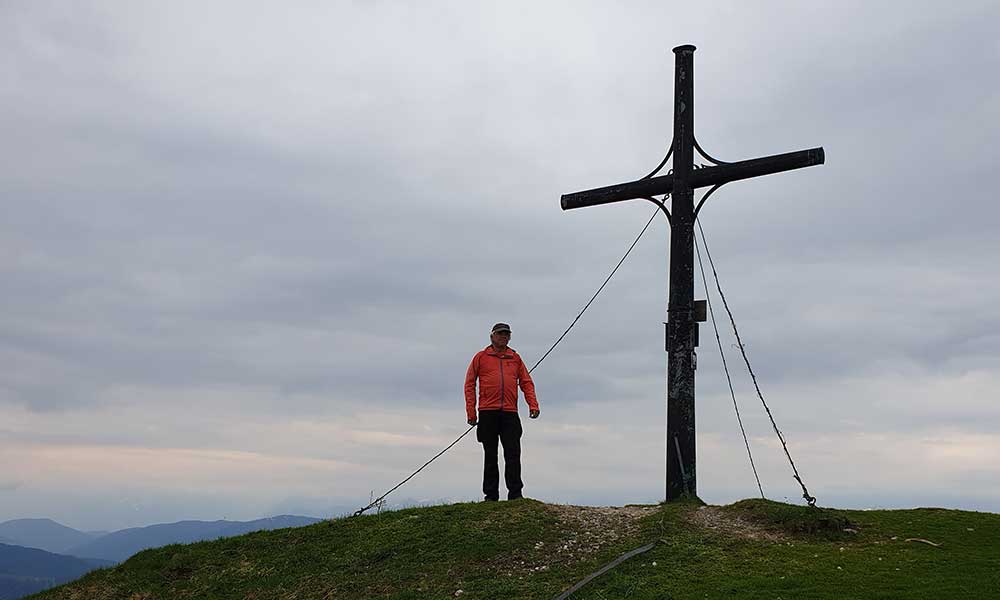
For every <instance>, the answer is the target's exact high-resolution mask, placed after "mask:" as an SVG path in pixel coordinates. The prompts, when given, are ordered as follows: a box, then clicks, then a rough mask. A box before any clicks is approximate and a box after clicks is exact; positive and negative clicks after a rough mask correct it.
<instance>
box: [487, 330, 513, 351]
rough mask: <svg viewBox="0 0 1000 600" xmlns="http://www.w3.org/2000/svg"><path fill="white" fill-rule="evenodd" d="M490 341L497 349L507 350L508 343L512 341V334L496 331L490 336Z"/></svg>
mask: <svg viewBox="0 0 1000 600" xmlns="http://www.w3.org/2000/svg"><path fill="white" fill-rule="evenodd" d="M490 341H491V342H493V345H494V346H496V347H497V348H506V347H507V342H509V341H510V332H509V331H495V332H493V333H492V334H490Z"/></svg>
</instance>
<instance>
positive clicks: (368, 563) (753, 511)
mask: <svg viewBox="0 0 1000 600" xmlns="http://www.w3.org/2000/svg"><path fill="white" fill-rule="evenodd" d="M650 542H656V545H655V546H654V547H653V549H652V550H649V551H648V552H646V553H644V554H641V555H639V556H636V557H634V558H632V559H630V560H629V561H626V562H624V563H623V564H621V565H620V566H618V567H617V568H615V569H613V570H612V571H610V572H609V573H607V574H605V575H603V576H601V577H600V578H598V579H596V580H594V581H593V582H591V583H590V584H589V585H587V586H586V587H585V588H583V589H582V590H580V591H579V592H578V593H577V594H575V595H574V596H573V599H574V600H577V599H598V598H633V599H650V600H652V599H656V600H663V599H666V598H671V599H678V600H679V599H686V598H706V597H707V598H719V597H726V598H731V597H736V598H748V597H754V598H756V597H762V598H779V597H780V598H830V599H833V598H838V599H839V598H845V597H849V598H927V599H931V598H934V599H939V598H959V597H967V598H988V597H1000V515H996V514H990V513H975V512H964V511H954V510H943V509H913V510H895V511H847V510H831V509H810V508H807V507H800V506H791V505H787V504H780V503H776V502H770V501H766V500H744V501H741V502H738V503H736V504H732V505H729V506H723V507H716V506H704V505H702V504H701V503H699V502H687V503H671V504H665V505H652V506H626V507H619V508H594V507H573V506H564V505H552V504H545V503H542V502H538V501H534V500H522V501H515V502H500V503H465V504H453V505H444V506H433V507H426V508H413V509H406V510H399V511H393V512H389V513H382V514H380V515H370V516H364V517H358V518H349V519H337V520H333V521H326V522H322V523H318V524H315V525H310V526H306V527H299V528H294V529H281V530H275V531H263V532H257V533H251V534H248V535H243V536H240V537H234V538H227V539H221V540H216V541H211V542H199V543H195V544H189V545H172V546H166V547H163V548H157V549H153V550H146V551H143V552H141V553H139V554H137V555H135V556H133V557H132V558H131V559H129V560H128V561H126V562H124V563H122V564H120V565H118V566H117V567H114V568H111V569H102V570H99V571H95V572H92V573H90V574H88V575H86V576H84V577H83V578H81V579H79V580H78V581H75V582H73V583H70V584H68V585H64V586H62V587H59V588H53V589H51V590H48V591H46V592H43V593H41V594H39V595H37V596H33V598H37V599H39V600H41V599H45V600H55V599H84V598H85V599H87V600H107V599H112V598H122V599H125V598H127V599H130V600H152V599H174V598H241V599H242V598H252V599H263V598H337V599H365V600H367V599H371V598H394V599H401V600H402V599H415V598H435V599H436V598H442V599H443V598H456V597H458V598H476V599H489V598H520V599H535V598H537V599H546V600H551V599H552V598H554V597H555V596H556V595H558V594H559V593H560V592H561V591H563V590H565V589H567V588H569V587H570V586H571V585H573V584H574V583H576V582H577V581H579V580H580V579H582V578H583V577H585V576H586V575H588V574H589V573H592V572H594V571H596V570H597V569H598V568H600V567H601V566H602V565H604V564H606V563H608V562H610V561H611V560H613V559H615V558H617V557H618V556H620V555H621V554H623V553H624V552H626V551H629V550H632V549H634V548H636V547H638V546H641V545H644V544H647V543H650Z"/></svg>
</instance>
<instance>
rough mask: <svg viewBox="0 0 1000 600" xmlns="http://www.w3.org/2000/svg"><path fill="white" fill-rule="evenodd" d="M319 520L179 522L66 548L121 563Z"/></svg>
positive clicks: (132, 530)
mask: <svg viewBox="0 0 1000 600" xmlns="http://www.w3.org/2000/svg"><path fill="white" fill-rule="evenodd" d="M319 521H322V519H316V518H313V517H297V516H292V515H281V516H278V517H270V518H267V519H257V520H256V521H179V522H177V523H163V524H160V525H150V526H148V527H133V528H131V529H122V530H121V531H116V532H114V533H109V534H108V535H105V536H101V537H99V538H97V539H96V540H92V541H89V542H86V543H84V544H81V545H79V546H76V547H73V548H70V549H69V552H68V554H72V555H74V556H86V557H88V558H99V559H105V560H111V561H115V562H121V561H124V560H125V559H127V558H128V557H130V556H132V555H133V554H135V553H136V552H140V551H142V550H145V549H147V548H159V547H160V546H166V545H167V544H190V543H192V542H200V541H202V540H214V539H217V538H221V537H231V536H234V535H243V534H244V533H250V532H251V531H261V530H271V529H283V528H285V527H302V526H304V525H312V524H313V523H317V522H319Z"/></svg>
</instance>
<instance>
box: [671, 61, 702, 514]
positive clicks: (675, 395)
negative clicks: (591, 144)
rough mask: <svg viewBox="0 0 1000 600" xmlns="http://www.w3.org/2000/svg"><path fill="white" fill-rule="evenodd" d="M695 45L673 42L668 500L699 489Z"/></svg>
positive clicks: (687, 494)
mask: <svg viewBox="0 0 1000 600" xmlns="http://www.w3.org/2000/svg"><path fill="white" fill-rule="evenodd" d="M694 51H695V47H694V46H691V45H684V46H678V47H676V48H674V55H675V67H674V163H673V167H674V172H673V177H674V182H673V183H674V185H673V192H672V193H671V196H670V198H671V200H670V210H671V213H672V215H673V216H672V217H671V221H670V290H669V300H668V304H667V322H668V325H667V440H666V442H667V444H666V445H667V485H666V500H668V501H669V500H675V499H677V498H680V497H683V496H695V495H697V493H698V486H697V472H696V471H695V435H694V432H695V422H694V367H695V365H694V361H695V355H694V331H693V330H694V327H697V325H696V324H695V321H694V314H693V312H692V307H693V304H694V189H693V188H692V186H691V174H692V171H693V170H694Z"/></svg>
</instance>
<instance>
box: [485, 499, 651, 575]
mask: <svg viewBox="0 0 1000 600" xmlns="http://www.w3.org/2000/svg"><path fill="white" fill-rule="evenodd" d="M545 509H546V510H547V511H549V512H550V513H552V515H553V516H554V517H555V518H556V519H557V520H558V521H559V522H560V524H561V525H562V526H563V529H564V533H563V535H562V536H561V537H560V539H559V540H557V541H555V542H542V541H539V542H537V543H536V544H535V545H534V548H532V549H531V551H530V552H527V553H526V556H515V557H513V560H510V561H507V562H505V563H504V564H502V565H500V571H501V572H502V573H503V574H504V575H507V576H515V575H516V576H518V577H524V576H525V575H531V574H532V573H536V572H539V571H547V570H549V569H550V568H552V567H554V566H556V565H559V564H564V563H571V562H577V561H580V560H586V559H588V558H590V557H592V556H594V555H595V554H597V553H598V552H600V551H601V550H602V549H604V548H607V547H608V546H611V545H614V544H617V543H618V542H619V541H620V540H622V539H624V538H627V537H629V536H631V535H634V534H635V533H636V532H638V530H639V519H641V518H642V517H645V516H646V515H650V514H653V513H655V512H656V511H657V510H659V507H657V506H573V505H570V504H546V505H545Z"/></svg>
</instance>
